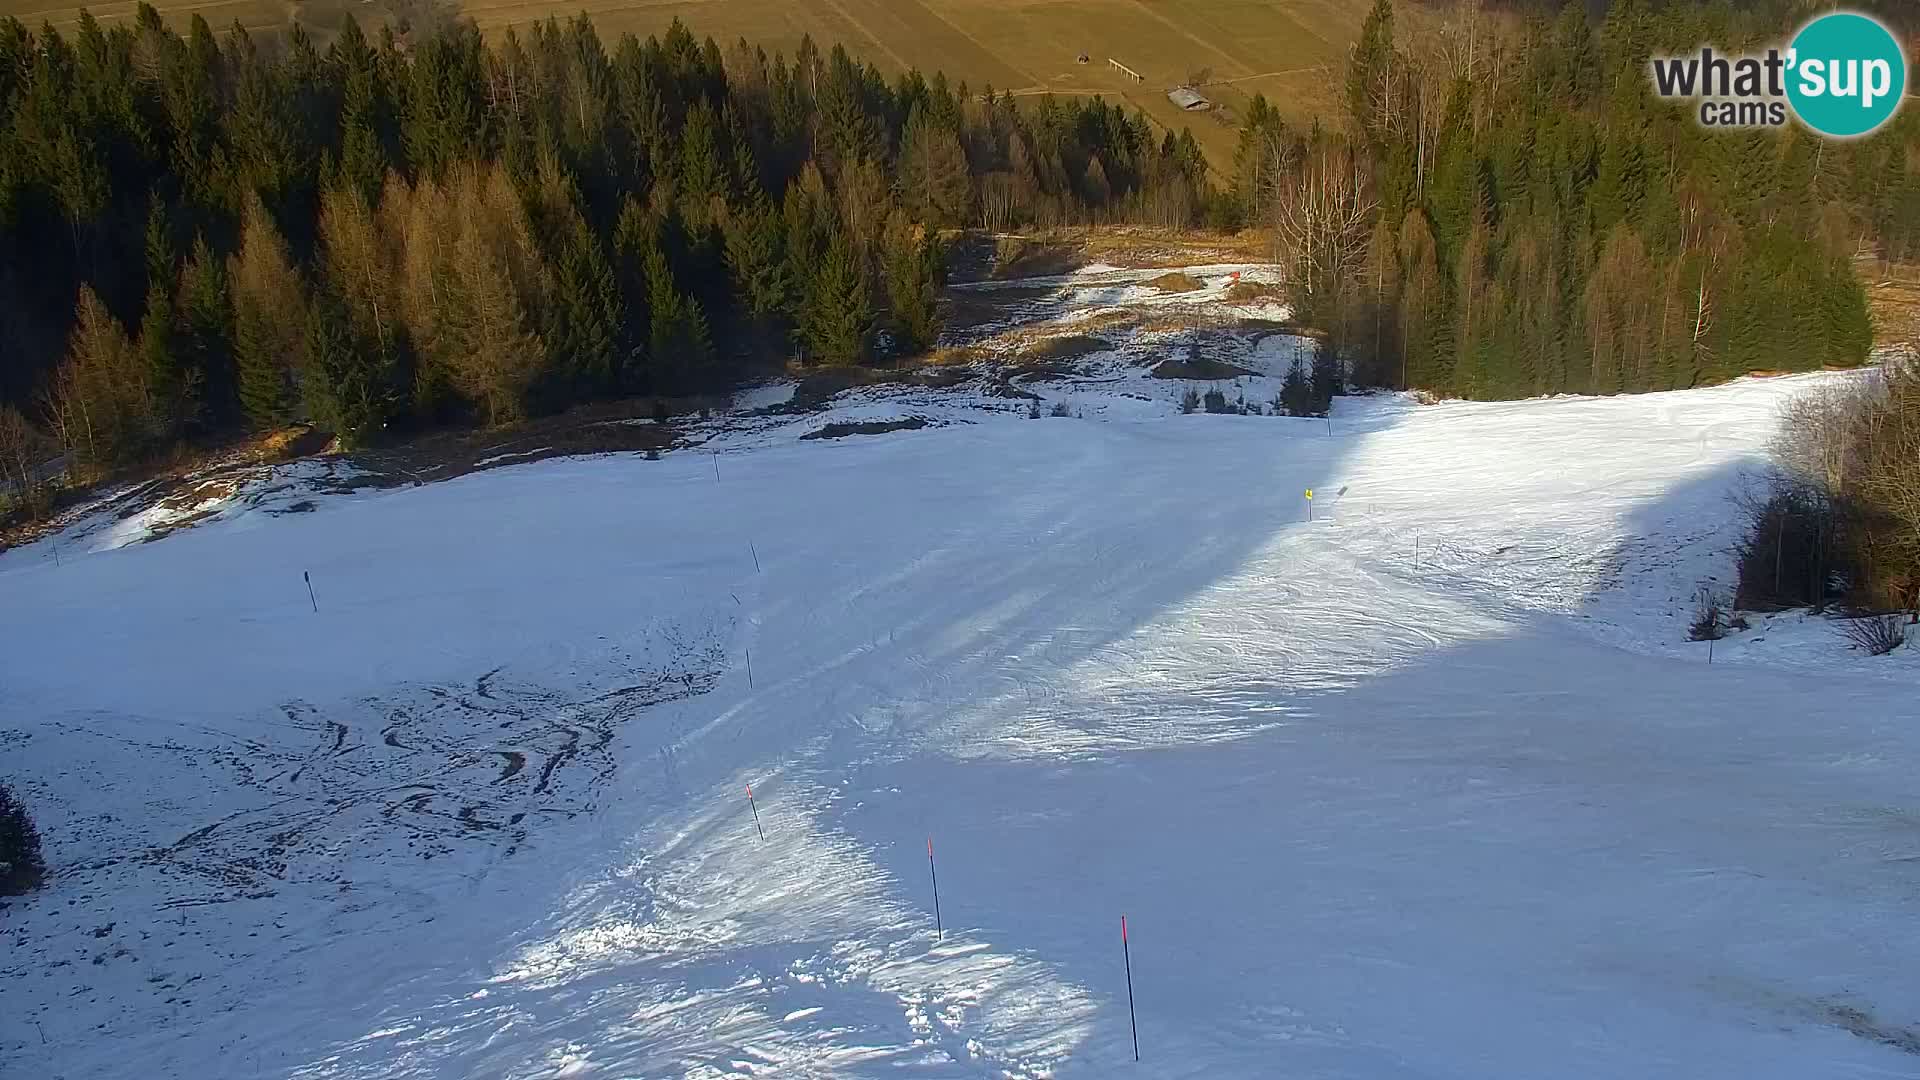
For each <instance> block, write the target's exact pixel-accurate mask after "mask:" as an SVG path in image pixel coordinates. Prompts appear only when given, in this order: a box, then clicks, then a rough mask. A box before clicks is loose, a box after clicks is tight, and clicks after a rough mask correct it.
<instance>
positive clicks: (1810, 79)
mask: <svg viewBox="0 0 1920 1080" xmlns="http://www.w3.org/2000/svg"><path fill="white" fill-rule="evenodd" d="M1787 68H1788V70H1787V100H1788V101H1789V102H1790V103H1791V104H1792V105H1793V111H1794V114H1795V115H1797V116H1799V117H1800V120H1801V122H1802V123H1804V124H1806V125H1807V126H1808V127H1810V128H1812V129H1813V130H1815V131H1817V132H1819V133H1821V134H1822V135H1831V136H1834V137H1835V138H1843V139H1844V138H1852V137H1853V136H1855V135H1865V134H1867V133H1868V132H1871V131H1874V130H1876V129H1878V128H1879V127H1880V125H1882V124H1884V123H1886V122H1887V121H1888V120H1891V119H1893V114H1894V113H1895V112H1896V111H1898V110H1899V108H1900V99H1901V98H1902V97H1904V96H1905V95H1906V92H1907V56H1906V53H1904V52H1902V51H1901V49H1900V42H1899V40H1898V39H1897V38H1895V37H1894V36H1893V32H1892V31H1890V30H1888V29H1887V28H1886V27H1884V26H1882V25H1880V23H1879V21H1878V20H1876V19H1871V18H1868V17H1867V16H1865V15H1855V14H1853V13H1851V12H1839V13H1836V14H1833V15H1822V16H1821V17H1819V18H1817V19H1815V20H1813V21H1812V22H1810V23H1808V24H1807V25H1806V26H1805V27H1802V28H1801V30H1800V35H1799V36H1798V37H1796V38H1794V39H1793V46H1792V51H1791V52H1790V53H1788V55H1787Z"/></svg>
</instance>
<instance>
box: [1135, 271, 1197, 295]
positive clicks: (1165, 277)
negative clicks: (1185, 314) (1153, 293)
mask: <svg viewBox="0 0 1920 1080" xmlns="http://www.w3.org/2000/svg"><path fill="white" fill-rule="evenodd" d="M1147 287H1148V288H1150V289H1159V290H1160V291H1161V292H1163V293H1190V292H1199V291H1200V290H1201V289H1204V288H1206V285H1205V284H1204V283H1202V282H1201V281H1200V279H1199V278H1196V277H1194V276H1193V275H1192V274H1186V273H1182V272H1180V271H1178V270H1175V271H1174V272H1173V273H1171V274H1161V275H1160V276H1159V277H1157V278H1154V279H1153V280H1152V281H1149V282H1147Z"/></svg>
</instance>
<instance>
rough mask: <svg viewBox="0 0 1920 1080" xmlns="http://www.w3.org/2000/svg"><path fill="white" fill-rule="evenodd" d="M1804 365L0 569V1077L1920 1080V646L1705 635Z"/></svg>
mask: <svg viewBox="0 0 1920 1080" xmlns="http://www.w3.org/2000/svg"><path fill="white" fill-rule="evenodd" d="M1811 381H1813V380H1809V379H1795V380H1777V381H1770V382H1742V383H1738V384H1735V385H1732V386H1727V387H1722V388H1717V389H1711V390H1703V391H1693V392H1687V393H1680V394H1667V395H1651V396H1646V397H1637V398H1619V399H1607V400H1590V399H1554V400H1547V401H1533V402H1524V403H1513V404H1503V405H1470V404H1446V405H1439V406H1432V407H1419V406H1415V405H1413V404H1412V403H1410V402H1408V401H1405V400H1404V399H1398V398H1378V399H1362V400H1351V401H1344V402H1342V403H1341V407H1340V409H1339V411H1338V412H1337V413H1336V416H1335V419H1334V422H1333V424H1332V425H1331V429H1329V426H1328V425H1326V424H1323V423H1322V422H1320V421H1294V420H1286V419H1279V418H1273V417H1249V416H1208V415H1192V416H1182V415H1177V414H1173V413H1172V410H1171V409H1170V408H1162V409H1158V410H1157V411H1155V410H1144V409H1140V410H1119V411H1117V413H1116V414H1109V416H1110V418H1108V419H1101V420H1091V419H1089V420H1082V419H1073V418H1051V417H1050V418H1047V419H1042V420H1027V419H1024V418H1021V417H1020V416H1019V415H1018V414H1016V413H1012V412H994V411H989V410H984V409H972V410H958V409H957V410H955V411H954V412H953V413H952V414H950V415H943V416H936V417H934V419H935V420H936V421H938V422H937V423H935V424H934V426H930V427H927V428H925V429H923V430H918V431H904V432H896V433H893V434H888V435H884V436H878V437H865V438H862V437H853V438H847V439H840V440H823V441H808V442H800V441H797V440H795V439H793V438H790V437H786V436H782V435H779V434H778V433H776V434H774V435H766V436H763V437H756V438H755V439H752V440H742V441H739V442H737V443H734V444H721V443H716V444H715V448H716V449H718V448H720V446H722V445H732V446H734V448H733V449H731V450H728V451H727V452H723V453H720V454H718V455H717V456H715V455H706V454H698V453H672V454H668V455H666V456H665V457H663V458H662V459H661V460H657V461H649V460H645V459H643V458H641V457H638V456H631V455H628V456H608V457H597V458H577V459H556V460H551V461H545V462H540V463H537V464H531V465H520V466H512V467H506V468H501V469H496V470H494V471H490V472H485V473H479V474H475V475H472V476H468V477H464V478H461V479H458V480H454V481H450V482H446V483H442V484H434V485H428V486H425V487H419V488H413V489H404V490H395V491H385V492H360V493H356V494H350V495H331V496H319V497H316V499H315V505H314V508H313V510H312V512H308V513H300V514H289V515H284V516H274V515H272V514H269V513H265V512H247V513H234V514H229V515H219V516H216V517H215V518H214V519H212V520H210V521H209V522H208V523H206V524H203V525H201V526H200V527H199V528H195V529H191V530H188V531H183V532H180V533H177V534H175V535H172V536H170V537H168V538H166V539H164V540H161V541H159V542H156V543H151V544H136V545H133V546H128V547H122V548H118V549H113V550H95V551H91V552H88V551H84V550H74V549H70V550H68V551H66V552H65V553H64V555H63V558H62V560H61V562H60V563H59V564H57V565H56V564H55V562H54V561H53V560H51V559H49V558H47V557H46V556H47V555H48V554H49V551H48V550H45V549H44V548H43V547H29V548H23V549H19V550H15V551H11V552H7V553H5V554H4V555H0V604H4V610H5V617H4V619H0V772H4V774H5V775H6V776H7V778H8V779H9V781H10V782H13V783H15V784H17V785H18V786H19V788H20V790H22V792H23V794H24V795H25V797H26V798H27V799H28V801H29V802H30V804H31V805H32V806H33V808H34V809H35V811H36V813H37V815H38V817H39V819H40V822H41V825H42V829H43V831H44V832H45V833H46V834H47V836H48V854H49V856H50V859H51V861H52V862H53V863H54V864H55V866H56V868H57V873H56V876H55V877H54V879H53V880H52V882H51V884H50V886H49V887H48V888H46V889H44V890H42V891H41V892H40V893H39V894H37V895H35V896H32V897H30V898H26V899H22V900H15V901H13V902H11V903H10V905H9V906H7V907H6V908H5V910H0V933H4V935H5V939H6V942H7V948H6V950H5V954H4V959H0V1000H3V1002H4V1004H3V1005H0V1062H3V1063H4V1064H3V1065H0V1070H4V1072H5V1074H6V1075H8V1076H12V1075H19V1076H22V1077H36V1078H37V1077H46V1078H83V1077H84V1078H95V1077H128V1078H135V1077H138V1078H142V1080H171V1078H180V1080H187V1078H192V1080H219V1078H253V1077H284V1078H298V1080H323V1078H324V1080H387V1078H393V1080H426V1078H436V1080H453V1078H466V1077H514V1078H542V1077H594V1078H613V1077H676V1076H690V1077H701V1078H717V1077H781V1078H788V1077H827V1076H836V1077H837V1076H857V1077H866V1076H913V1077H1001V1076H1013V1077H1041V1076H1055V1077H1111V1076H1130V1075H1138V1076H1153V1077H1221V1076H1284V1077H1290V1078H1329V1080H1331V1078H1369V1080H1374V1078H1381V1080H1398V1078H1409V1080H1411V1078H1422V1080H1426V1078H1433V1080H1438V1078H1449V1080H1451V1078H1480V1077H1496V1078H1529V1080H1532V1078H1540V1077H1574V1078H1585V1077H1592V1078H1618V1077H1685V1078H1710V1077H1728V1078H1735V1077H1737V1078H1752V1077H1781V1078H1810V1077H1821V1078H1844V1077H1861V1078H1864V1077H1875V1078H1884V1077H1894V1076H1920V979H1917V978H1916V977H1915V974H1914V973H1915V971H1917V970H1920V790H1917V789H1916V783H1915V777H1916V776H1920V710H1916V709H1915V708H1914V706H1913V704H1912V703H1913V701H1914V689H1915V685H1916V683H1917V682H1920V669H1917V668H1916V667H1915V663H1914V660H1913V657H1912V655H1911V650H1903V651H1902V652H1901V653H1897V654H1895V655H1894V656H1892V657H1888V658H1883V659H1880V660H1870V659H1867V658H1865V657H1860V656H1857V655H1855V654H1850V653H1847V652H1846V651H1845V649H1844V647H1843V645H1842V643H1841V640H1840V638H1839V636H1838V634H1836V633H1833V632H1832V631H1831V630H1830V629H1828V628H1827V627H1825V626H1823V625H1821V624H1820V623H1819V621H1818V620H1808V619H1804V618H1802V617H1798V616H1791V617H1780V618H1777V619H1775V620H1772V621H1770V622H1769V621H1761V622H1759V623H1757V624H1756V626H1755V627H1754V628H1753V629H1752V630H1750V631H1748V632H1747V633H1745V634H1743V635H1740V636H1737V637H1735V638H1731V639H1729V640H1727V641H1723V642H1721V643H1719V646H1718V649H1717V652H1716V654H1715V656H1714V663H1713V664H1712V665H1709V664H1708V662H1707V655H1706V651H1705V646H1703V645H1694V644H1690V643H1687V642H1686V641H1685V636H1686V624H1687V617H1688V614H1689V613H1690V610H1691V597H1692V595H1693V593H1694V591H1695V589H1696V588H1698V587H1700V586H1701V585H1702V584H1703V583H1706V582H1708V581H1709V579H1715V578H1717V580H1718V584H1719V585H1720V587H1722V588H1725V589H1730V587H1731V573H1730V571H1731V560H1730V557H1729V554H1728V552H1729V549H1730V545H1731V544H1732V543H1733V542H1734V540H1735V539H1736V533H1735V530H1734V527H1733V518H1734V508H1733V506H1732V505H1731V504H1730V503H1729V501H1728V495H1729V493H1730V492H1731V491H1732V490H1734V489H1735V488H1736V487H1737V486H1738V485H1739V483H1740V482H1741V481H1740V474H1741V471H1742V470H1743V469H1748V468H1752V467H1753V466H1755V465H1756V464H1757V455H1758V454H1759V451H1760V449H1761V447H1762V446H1763V444H1764V442H1765V440H1766V438H1767V436H1768V434H1769V432H1770V431H1771V429H1772V426H1773V424H1774V418H1775V415H1776V410H1777V408H1778V405H1779V403H1780V401H1781V400H1782V399H1783V397H1784V396H1785V395H1787V394H1789V393H1792V392H1794V391H1795V389H1796V388H1802V387H1805V386H1806V385H1808V384H1809V383H1810V382H1811ZM1077 392H1080V391H1077ZM1134 404H1136V405H1137V404H1138V402H1137V401H1136V402H1134ZM861 409H862V410H864V411H861V412H860V413H859V414H858V415H860V416H862V417H867V416H870V415H872V414H873V412H874V411H875V406H873V405H872V404H871V403H868V404H867V405H864V406H861ZM1114 416H1118V417H1120V418H1113V417H1114ZM810 422H811V423H817V422H818V418H814V419H813V420H812V421H810ZM1308 488H1312V489H1313V490H1314V492H1315V498H1314V500H1313V504H1312V513H1313V517H1312V520H1309V519H1308V508H1307V505H1306V501H1305V499H1304V498H1303V494H1304V491H1305V489H1308ZM76 547H80V545H76ZM303 572H309V573H310V574H311V578H312V582H313V588H314V598H313V600H311V601H310V600H309V596H308V593H307V591H306V587H305V584H304V583H303V581H302V573H303ZM316 607H317V609H318V610H317V611H316V610H315V608H316ZM749 783H751V784H752V785H753V793H754V799H755V805H756V806H757V811H758V817H759V823H760V827H761V828H762V829H763V830H764V840H763V839H762V838H761V833H760V832H759V831H757V830H756V826H755V821H754V817H753V815H752V811H751V810H750V808H749V805H748V801H747V798H746V786H747V785H748V784H749ZM929 838H931V840H932V844H933V848H934V851H935V853H936V855H937V858H938V860H939V862H938V871H939V887H940V897H939V903H940V917H941V920H942V922H943V924H944V934H943V935H941V936H939V937H936V932H935V927H934V915H933V906H934V898H933V895H932V892H931V881H930V877H929V873H928V869H929V868H928V865H927V843H928V840H929ZM1122 914H1125V915H1126V916H1127V920H1128V924H1129V928H1130V930H1131V935H1132V938H1131V963H1132V973H1133V982H1134V989H1135V992H1136V1004H1137V1012H1138V1032H1139V1045H1140V1057H1141V1060H1140V1062H1139V1063H1138V1064H1137V1065H1136V1064H1135V1063H1134V1062H1133V1050H1132V1037H1131V1033H1130V1026H1129V1016H1128V1002H1127V993H1126V984H1125V975H1124V972H1123V969H1122V957H1121V943H1120V938H1119V923H1120V917H1121V915H1122Z"/></svg>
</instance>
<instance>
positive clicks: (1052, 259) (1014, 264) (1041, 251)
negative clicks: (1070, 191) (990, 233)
mask: <svg viewBox="0 0 1920 1080" xmlns="http://www.w3.org/2000/svg"><path fill="white" fill-rule="evenodd" d="M1087 261H1088V260H1087V255H1086V252H1085V250H1084V249H1083V248H1082V247H1081V246H1080V245H1077V244H1073V243H1063V242H1059V241H1052V240H1042V239H1034V238H1030V237H1025V236H1003V237H999V238H997V242H996V244H995V246H994V252H993V270H992V274H991V276H992V277H994V278H997V279H999V280H1002V281H1006V280H1012V279H1016V278H1030V277H1055V276H1058V275H1060V274H1071V273H1073V272H1074V271H1075V270H1078V269H1080V268H1081V267H1083V266H1085V265H1087Z"/></svg>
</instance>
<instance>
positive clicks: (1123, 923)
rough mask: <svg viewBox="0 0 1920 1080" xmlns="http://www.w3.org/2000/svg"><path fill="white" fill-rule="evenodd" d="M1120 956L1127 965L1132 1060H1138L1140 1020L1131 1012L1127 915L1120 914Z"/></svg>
mask: <svg viewBox="0 0 1920 1080" xmlns="http://www.w3.org/2000/svg"><path fill="white" fill-rule="evenodd" d="M1120 958H1121V959H1122V960H1124V961H1126V965H1127V1023H1128V1025H1130V1026H1131V1027H1132V1028H1133V1060H1135V1061H1139V1060H1140V1020H1139V1018H1138V1017H1136V1016H1135V1015H1134V1012H1133V953H1132V951H1131V950H1130V949H1129V948H1128V946H1127V917H1126V916H1125V915H1122V916H1120Z"/></svg>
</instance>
